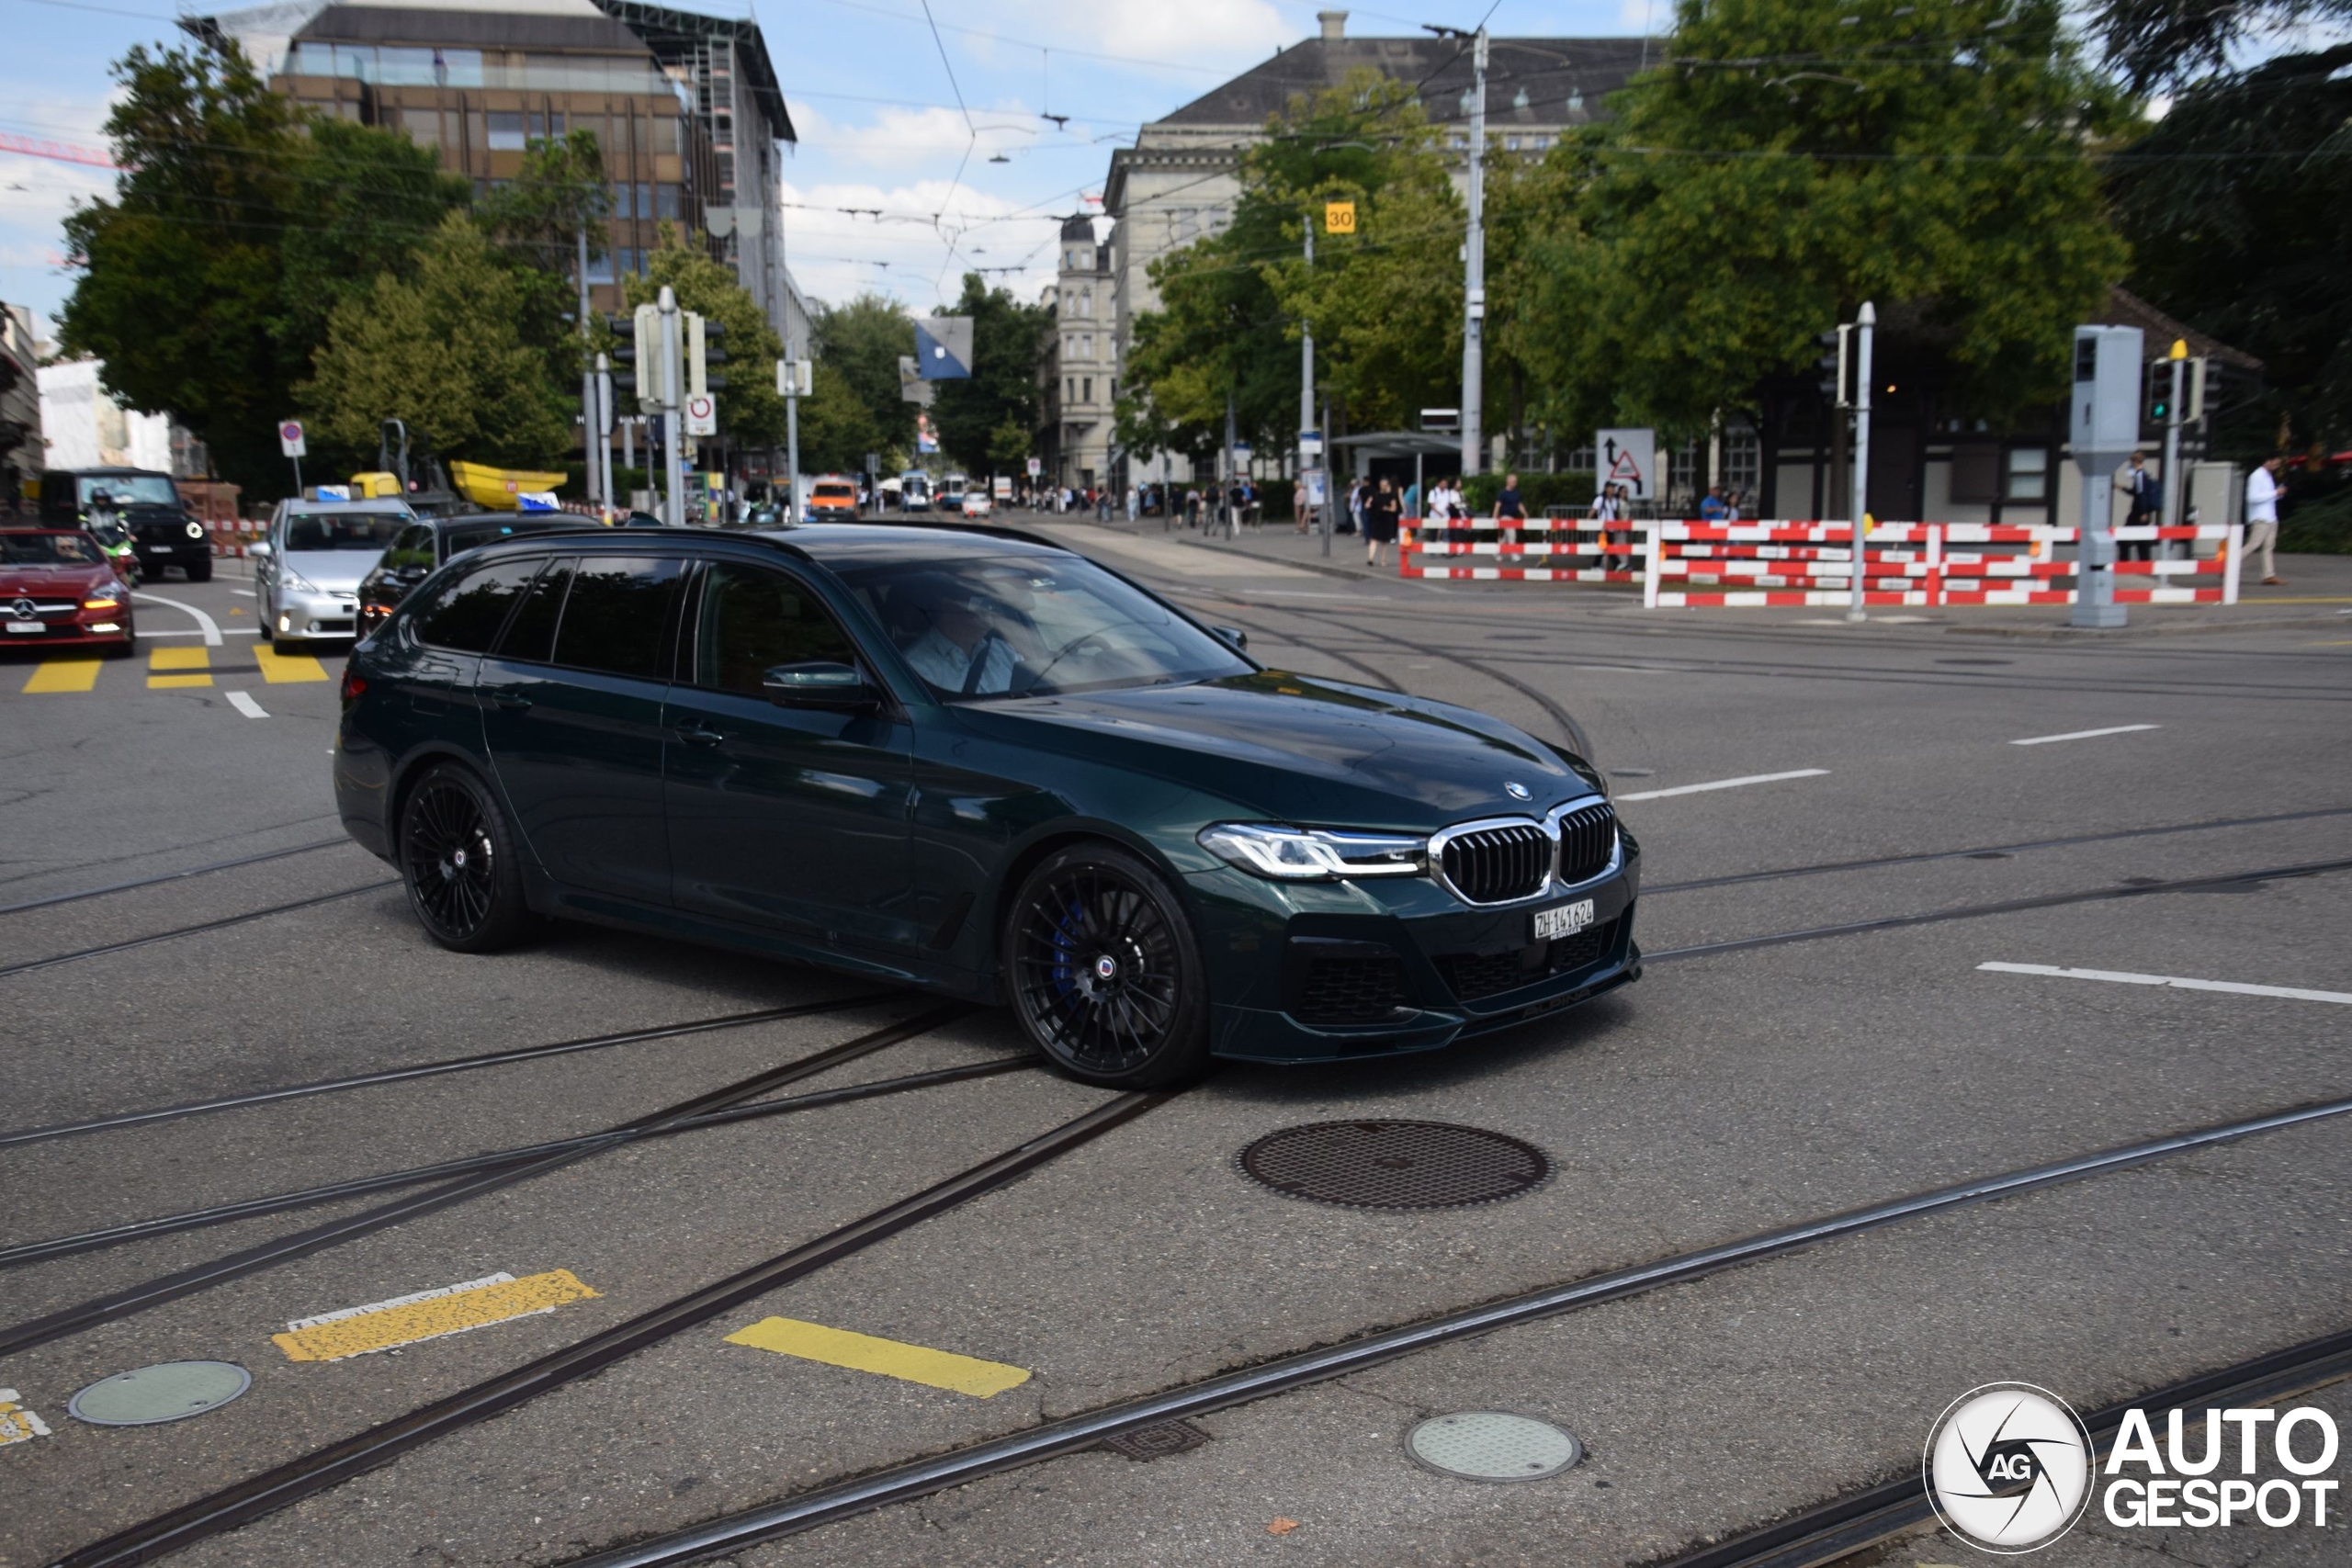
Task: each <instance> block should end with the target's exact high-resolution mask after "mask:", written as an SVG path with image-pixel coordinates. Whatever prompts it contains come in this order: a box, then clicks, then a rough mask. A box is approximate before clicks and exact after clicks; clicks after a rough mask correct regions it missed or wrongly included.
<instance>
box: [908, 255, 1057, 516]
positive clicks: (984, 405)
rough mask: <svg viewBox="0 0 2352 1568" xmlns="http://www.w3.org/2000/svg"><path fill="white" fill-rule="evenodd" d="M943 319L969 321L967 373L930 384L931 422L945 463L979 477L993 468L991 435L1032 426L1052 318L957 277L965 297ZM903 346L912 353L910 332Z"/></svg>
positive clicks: (1001, 291)
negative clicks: (1041, 357)
mask: <svg viewBox="0 0 2352 1568" xmlns="http://www.w3.org/2000/svg"><path fill="white" fill-rule="evenodd" d="M944 313H945V314H947V315H951V316H969V317H971V318H972V374H971V376H970V377H969V378H967V379H964V380H958V381H941V382H937V383H935V387H936V390H935V392H934V394H933V399H932V408H931V417H932V422H933V424H934V425H935V426H936V427H937V429H938V431H939V446H940V449H941V450H942V451H943V452H944V453H945V454H946V456H947V458H948V460H949V461H950V462H953V463H954V464H956V466H957V467H958V468H962V469H964V471H965V472H967V473H970V474H985V473H988V472H989V471H990V470H991V469H992V468H996V467H998V466H999V464H1000V461H1001V460H1000V459H999V458H997V457H996V456H995V451H996V440H997V434H998V432H999V431H1001V429H1002V428H1003V427H1004V426H1005V424H1006V423H1013V424H1017V425H1019V426H1020V427H1021V429H1022V430H1023V431H1024V432H1026V431H1030V430H1034V429H1035V428H1036V425H1037V355H1038V354H1039V352H1040V351H1041V350H1042V349H1043V348H1044V346H1045V343H1046V333H1048V332H1050V331H1051V330H1052V328H1053V317H1052V315H1051V313H1050V312H1048V311H1047V310H1046V308H1045V307H1044V306H1043V305H1024V304H1023V303H1022V302H1021V301H1020V300H1018V299H1014V298H1013V296H1012V290H1011V289H1009V288H989V287H988V285H987V284H986V283H985V282H983V281H982V279H981V277H980V275H979V274H978V273H977V272H967V273H966V274H965V275H964V291H963V293H962V294H961V295H960V296H959V297H958V298H957V299H956V302H955V303H954V304H953V305H951V306H949V307H948V308H947V310H946V311H945V312H944ZM908 346H909V348H910V349H911V348H912V347H913V335H912V333H910V334H909V336H908ZM894 363H895V361H894ZM1024 455H1025V443H1024ZM1003 466H1004V467H1008V468H1009V467H1011V466H1012V465H1011V463H1010V462H1005V463H1004V464H1003Z"/></svg>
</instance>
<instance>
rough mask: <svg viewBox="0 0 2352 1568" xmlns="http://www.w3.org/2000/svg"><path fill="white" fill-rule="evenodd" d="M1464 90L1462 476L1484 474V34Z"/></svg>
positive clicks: (1484, 32)
mask: <svg viewBox="0 0 2352 1568" xmlns="http://www.w3.org/2000/svg"><path fill="white" fill-rule="evenodd" d="M1471 77H1472V80H1471V87H1470V229H1469V232H1468V234H1467V235H1465V236H1464V241H1463V245H1462V301H1463V303H1462V471H1463V472H1464V474H1476V473H1482V472H1484V471H1485V457H1486V452H1485V447H1486V423H1485V421H1484V420H1483V419H1482V418H1481V414H1482V413H1483V412H1484V408H1485V400H1486V395H1487V385H1486V383H1487V359H1486V344H1485V341H1484V340H1485V336H1486V330H1487V178H1486V175H1487V29H1486V28H1485V27H1483V26H1481V27H1480V28H1478V36H1477V40H1476V51H1475V58H1474V62H1473V66H1472V72H1471Z"/></svg>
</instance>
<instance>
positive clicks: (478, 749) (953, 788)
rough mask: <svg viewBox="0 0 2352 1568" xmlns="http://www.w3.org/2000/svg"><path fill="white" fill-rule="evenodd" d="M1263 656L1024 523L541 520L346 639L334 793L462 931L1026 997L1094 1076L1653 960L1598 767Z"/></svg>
mask: <svg viewBox="0 0 2352 1568" xmlns="http://www.w3.org/2000/svg"><path fill="white" fill-rule="evenodd" d="M1245 641H1246V639H1245V638H1243V637H1242V636H1241V635H1240V634H1239V633H1238V632H1234V631H1230V630H1226V631H1220V630H1218V629H1216V628H1213V627H1210V626H1204V625H1201V624H1200V623H1197V622H1195V621H1193V619H1192V618H1191V617H1190V616H1189V615H1186V614H1185V613H1184V612H1183V611H1182V609H1180V608H1178V607H1177V606H1175V605H1173V604H1170V603H1168V602H1167V601H1165V600H1162V599H1159V598H1158V597H1156V596H1155V595H1153V594H1152V593H1151V592H1148V591H1147V590H1145V589H1143V588H1141V587H1139V586H1137V585H1136V584H1135V583H1133V582H1131V581H1127V580H1126V579H1125V578H1123V577H1121V576H1119V575H1118V574H1116V573H1115V572H1113V571H1111V570H1107V569H1105V568H1103V567H1102V566H1099V565H1096V564H1095V563H1093V562H1091V561H1089V560H1088V559H1086V558H1084V557H1082V556H1080V555H1078V554H1076V553H1074V552H1071V551H1069V550H1065V549H1062V548H1060V547H1057V546H1055V545H1052V544H1050V543H1047V542H1045V541H1043V540H1034V539H1027V538H1024V537H1022V536H1018V535H1015V534H1012V533H1011V532H1010V531H1007V530H994V529H990V530H981V529H974V528H968V527H952V526H947V525H941V526H936V527H924V526H907V525H858V526H838V525H832V526H817V527H804V528H797V529H792V530H788V531H778V532H775V533H767V534H743V533H717V532H710V533H694V534H687V533H679V532H673V533H668V534H663V535H659V536H655V535H639V536H628V535H625V534H615V533H601V534H597V535H574V536H558V537H535V538H521V539H511V540H508V541H506V542H504V543H502V544H496V545H490V546H485V547H482V548H481V549H478V550H475V551H472V552H471V553H469V554H468V555H466V556H464V557H462V558H459V559H458V560H455V561H452V562H451V563H449V564H448V565H447V566H445V567H443V568H442V569H441V570H439V571H438V572H436V573H435V575H434V576H432V577H431V578H428V579H427V580H426V581H425V582H424V584H423V585H421V586H420V587H419V588H418V589H417V590H415V591H414V592H412V593H411V594H410V595H409V597H408V599H407V600H406V601H405V602H403V603H402V604H401V606H400V608H399V609H398V610H397V611H395V612H394V614H393V615H392V617H391V620H390V623H389V624H388V625H387V626H385V627H384V629H383V630H382V631H380V632H379V633H378V634H377V635H376V636H375V637H372V638H370V639H369V640H368V642H366V643H364V644H362V645H361V646H360V647H359V648H358V649H356V651H355V652H354V653H353V655H352V659H351V662H350V664H349V665H348V666H347V668H346V671H345V677H344V697H345V702H344V709H343V717H342V722H341V726H340V728H339V731H338V737H337V742H336V747H335V761H334V778H335V792H336V799H337V803H338V807H339V809H340V811H341V814H342V817H343V820H344V825H345V829H347V830H348V831H349V832H350V834H351V836H352V837H353V838H354V839H356V840H357V841H358V842H359V843H360V844H362V845H363V846H365V847H366V848H367V849H368V850H369V851H370V852H373V853H375V854H377V855H379V856H381V857H383V858H384V859H385V860H387V861H390V863H392V864H393V865H394V866H396V867H397V868H398V869H399V871H400V874H401V877H402V879H403V881H404V883H405V885H406V887H407V890H408V896H409V901H410V906H411V908H412V909H413V912H414V913H415V915H416V918H417V919H418V920H419V921H420V922H421V923H422V924H423V925H424V929H425V931H426V932H427V933H429V934H430V935H431V937H432V938H433V939H434V940H435V942H440V943H441V944H443V945H444V946H447V947H449V948H453V949H456V950H458V951H461V952H489V951H492V950H493V949H496V948H500V947H503V946H505V945H507V944H509V943H511V942H515V940H517V939H518V938H519V937H521V936H522V935H523V934H524V933H525V932H526V930H527V928H528V926H529V925H530V923H531V922H532V921H533V920H534V919H536V918H537V917H539V916H543V915H560V916H569V917H571V918H576V919H588V920H596V921H601V922H605V923H608V924H615V925H619V926H623V927H627V928H630V929H635V930H639V931H651V932H656V933H660V934H662V935H667V936H673V937H684V938H687V939H690V940H695V941H701V942H717V943H721V944H725V945H729V946H734V947H739V948H742V949H745V950H747V951H751V952H755V953H772V954H778V955H782V956H786V957H790V958H796V959H800V960H804V961H807V962H809V963H815V964H827V965H831V966H832V967H835V968H840V969H844V970H850V971H854V972H856V973H859V974H863V975H865V976H872V977H876V978H883V979H888V980H893V981H898V982H901V983H911V984H915V985H921V986H925V987H932V988H933V989H936V990H939V991H943V992H945V993H948V994H950V995H954V996H959V997H967V998H979V999H987V1000H994V1001H1002V1002H1007V1003H1009V1004H1010V1005H1011V1006H1012V1010H1013V1012H1014V1014H1015V1015H1016V1017H1017V1018H1018V1020H1019V1021H1020V1024H1021V1027H1022V1028H1023V1030H1024V1031H1025V1032H1027V1034H1028V1036H1029V1038H1030V1039H1031V1040H1032V1041H1034V1042H1035V1043H1036V1045H1037V1046H1038V1048H1039V1049H1040V1050H1042V1051H1043V1052H1044V1053H1045V1054H1046V1056H1047V1057H1048V1058H1050V1059H1051V1060H1052V1061H1053V1062H1054V1063H1056V1064H1057V1066H1060V1067H1061V1068H1062V1069H1063V1070H1064V1071H1065V1072H1068V1073H1069V1074H1070V1075H1072V1076H1074V1077H1079V1078H1081V1079H1083V1080H1085V1081H1087V1082H1090V1083H1096V1084H1103V1085H1112V1086H1123V1087H1144V1086H1153V1085H1167V1084H1173V1083H1177V1082H1181V1081H1182V1080H1184V1079H1186V1078H1188V1077H1192V1076H1193V1075H1195V1074H1197V1073H1199V1072H1200V1071H1201V1070H1203V1069H1204V1067H1205V1066H1207V1065H1208V1062H1209V1059H1210V1057H1211V1056H1213V1055H1215V1056H1238V1057H1251V1058H1256V1059H1258V1060H1261V1061H1272V1062H1302V1061H1329V1060H1333V1059H1337V1058H1354V1057H1358V1056H1365V1055H1385V1054H1390V1053H1397V1052H1406V1051H1421V1050H1429V1049H1432V1048H1435V1047H1439V1046H1443V1045H1446V1044H1449V1043H1453V1041H1456V1040H1459V1039H1464V1038H1467V1037H1469V1036H1472V1035H1476V1034H1479V1033H1482V1032H1487V1031H1489V1030H1495V1029H1500V1028H1505V1027H1508V1026H1510V1025H1512V1024H1516V1023H1519V1022H1522V1021H1526V1020H1528V1019H1531V1018H1534V1017H1536V1016H1539V1015H1541V1014H1544V1013H1548V1012H1551V1011H1553V1010H1557V1009H1561V1008H1566V1007H1570V1006H1574V1005H1576V1004H1577V1003H1580V1002H1583V1001H1586V1000H1589V998H1593V997H1597V996H1599V995H1600V994H1602V993H1603V992H1606V991H1609V990H1611V989H1614V988H1615V987H1619V986H1622V985H1623V984H1625V983H1626V982H1628V981H1630V980H1633V979H1634V978H1636V977H1637V976H1638V975H1639V972H1640V953H1639V951H1638V949H1636V948H1635V947H1634V931H1633V923H1634V922H1633V913H1634V894H1635V891H1636V886H1637V883H1638V870H1639V850H1638V848H1637V846H1636V845H1635V844H1634V840H1633V838H1632V837H1631V835H1629V834H1626V833H1624V832H1623V830H1622V829H1620V827H1619V825H1618V823H1617V820H1616V817H1615V813H1614V811H1613V809H1612V807H1611V805H1610V802H1609V800H1608V798H1607V796H1606V795H1605V792H1604V790H1603V786H1602V784H1601V776H1600V773H1599V772H1598V771H1597V770H1596V769H1595V768H1594V767H1593V766H1592V764H1591V763H1590V762H1589V761H1587V760H1586V759H1585V758H1584V757H1583V756H1582V755H1580V754H1579V750H1581V748H1579V749H1578V750H1570V749H1569V748H1568V747H1566V746H1563V745H1559V744H1554V743H1550V742H1546V741H1543V740H1539V739H1535V738H1534V737H1532V736H1531V735H1528V734H1526V733H1524V732H1523V731H1521V730H1519V729H1516V728H1512V727H1511V726H1510V725H1508V724H1505V723H1503V722H1502V721H1501V720H1499V719H1495V718H1490V717H1488V716H1486V715H1484V714H1481V713H1476V712H1473V711H1471V710H1469V709H1467V708H1461V707H1455V706H1453V705H1449V704H1445V703H1439V702H1433V701H1429V700H1425V699H1422V698H1418V697H1412V696H1408V695H1405V694H1400V693H1397V692H1391V691H1385V690H1381V689H1376V688H1373V687H1367V686H1358V685H1351V684H1348V683H1345V682H1337V681H1329V680H1323V679H1319V678H1314V677H1308V676H1304V675H1299V674H1295V673H1292V672H1288V671H1276V670H1268V669H1264V668H1262V667H1261V666H1260V665H1258V664H1256V663H1254V662H1253V661H1252V660H1250V658H1249V657H1248V656H1247V654H1246V653H1245V652H1244V643H1245Z"/></svg>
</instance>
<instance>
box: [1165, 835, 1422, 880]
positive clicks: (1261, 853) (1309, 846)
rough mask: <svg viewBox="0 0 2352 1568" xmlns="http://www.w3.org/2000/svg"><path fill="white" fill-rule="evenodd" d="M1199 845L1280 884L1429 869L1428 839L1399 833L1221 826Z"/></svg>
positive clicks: (1201, 837) (1407, 873) (1201, 838)
mask: <svg viewBox="0 0 2352 1568" xmlns="http://www.w3.org/2000/svg"><path fill="white" fill-rule="evenodd" d="M1198 842H1199V843H1200V846H1201V848H1203V849H1204V850H1206V851H1208V852H1210V853H1211V854H1213V855H1215V856H1216V857H1217V858H1218V859H1219V860H1222V861H1224V862H1226V863H1227V864H1230V865H1237V866H1239V867H1240V868H1241V869H1242V870H1243V871H1246V872H1250V873H1251V874H1254V875H1258V876H1269V877H1272V878H1274V879H1275V880H1276V881H1280V882H1320V881H1326V880H1329V879H1330V878H1332V877H1342V876H1419V875H1420V874H1422V872H1424V871H1425V870H1427V869H1428V865H1429V840H1426V839H1419V838H1414V837H1411V836H1410V835H1407V834H1398V833H1334V832H1326V831H1323V830H1321V829H1308V828H1282V827H1275V826H1272V825H1271V824H1268V823H1263V822H1217V823H1214V824H1212V825H1210V826H1209V827H1206V828H1204V829H1201V831H1200V833H1199V835H1198Z"/></svg>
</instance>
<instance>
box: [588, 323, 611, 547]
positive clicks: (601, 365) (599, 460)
mask: <svg viewBox="0 0 2352 1568" xmlns="http://www.w3.org/2000/svg"><path fill="white" fill-rule="evenodd" d="M595 428H596V450H595V458H596V461H595V463H594V467H593V469H592V471H593V472H594V474H595V476H596V477H595V486H594V488H595V491H596V493H597V495H598V496H599V497H600V498H602V502H603V505H604V508H605V522H607V523H609V522H611V521H612V520H613V512H614V507H613V362H612V360H611V358H610V357H609V356H608V355H602V354H600V355H596V419H595Z"/></svg>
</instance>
